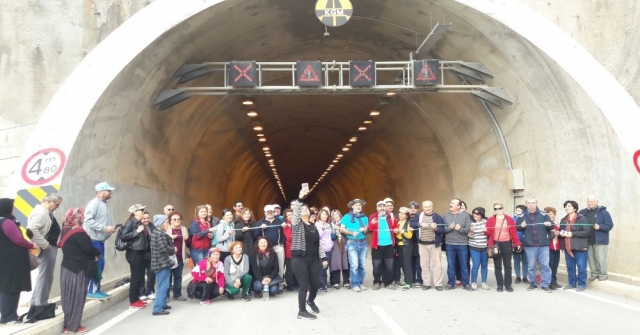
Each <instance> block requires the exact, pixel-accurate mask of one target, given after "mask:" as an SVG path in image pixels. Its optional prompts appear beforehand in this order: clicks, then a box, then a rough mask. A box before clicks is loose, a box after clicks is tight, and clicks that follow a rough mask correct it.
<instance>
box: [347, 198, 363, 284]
mask: <svg viewBox="0 0 640 335" xmlns="http://www.w3.org/2000/svg"><path fill="white" fill-rule="evenodd" d="M366 204H367V202H366V201H364V200H361V199H353V200H351V201H349V203H348V204H347V207H349V208H350V211H349V213H347V214H346V215H345V216H343V217H342V220H341V222H340V223H341V228H340V232H341V233H343V234H345V235H346V236H347V248H346V249H347V254H348V258H349V271H350V274H351V290H353V292H361V291H364V290H366V289H367V288H366V287H365V286H364V285H362V284H363V282H364V276H365V274H366V272H365V269H364V262H365V260H366V258H367V248H368V247H367V239H366V236H365V235H366V234H367V226H368V225H369V219H368V218H367V216H366V215H365V214H364V213H363V212H362V206H364V205H366Z"/></svg>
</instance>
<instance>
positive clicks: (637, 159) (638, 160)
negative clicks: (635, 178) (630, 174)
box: [633, 150, 640, 173]
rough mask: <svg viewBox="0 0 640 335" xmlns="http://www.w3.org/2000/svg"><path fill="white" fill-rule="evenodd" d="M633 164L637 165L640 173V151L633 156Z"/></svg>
mask: <svg viewBox="0 0 640 335" xmlns="http://www.w3.org/2000/svg"><path fill="white" fill-rule="evenodd" d="M633 164H635V166H636V170H638V173H640V150H638V151H636V153H635V154H633Z"/></svg>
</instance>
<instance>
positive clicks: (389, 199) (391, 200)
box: [382, 198, 394, 204]
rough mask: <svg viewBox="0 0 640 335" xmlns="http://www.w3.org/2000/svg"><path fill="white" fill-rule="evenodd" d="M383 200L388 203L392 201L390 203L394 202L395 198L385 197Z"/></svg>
mask: <svg viewBox="0 0 640 335" xmlns="http://www.w3.org/2000/svg"><path fill="white" fill-rule="evenodd" d="M382 201H384V202H385V203H387V202H390V203H392V204H393V203H394V202H393V199H391V198H385V199H384V200H382Z"/></svg>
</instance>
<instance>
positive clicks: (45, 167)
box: [22, 148, 67, 185]
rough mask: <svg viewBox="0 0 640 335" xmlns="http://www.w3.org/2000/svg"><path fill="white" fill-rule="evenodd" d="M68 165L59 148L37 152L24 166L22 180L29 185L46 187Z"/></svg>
mask: <svg viewBox="0 0 640 335" xmlns="http://www.w3.org/2000/svg"><path fill="white" fill-rule="evenodd" d="M66 163H67V157H66V156H65V155H64V152H62V150H60V149H57V148H48V149H42V150H39V151H37V152H35V153H34V154H33V155H31V157H29V158H28V159H27V160H26V161H25V162H24V165H22V180H24V181H25V182H26V183H27V184H29V185H44V184H46V183H48V182H50V181H52V180H54V179H55V178H56V177H57V176H58V175H60V173H61V172H62V170H63V169H64V166H65V164H66Z"/></svg>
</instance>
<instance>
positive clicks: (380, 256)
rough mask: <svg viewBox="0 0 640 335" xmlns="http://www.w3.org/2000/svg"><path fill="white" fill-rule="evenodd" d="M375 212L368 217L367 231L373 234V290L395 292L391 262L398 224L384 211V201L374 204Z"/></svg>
mask: <svg viewBox="0 0 640 335" xmlns="http://www.w3.org/2000/svg"><path fill="white" fill-rule="evenodd" d="M376 207H377V210H378V211H377V212H376V213H373V214H372V215H371V216H370V217H369V226H368V227H367V230H368V231H370V232H372V233H373V236H372V239H371V259H372V260H373V289H374V290H379V289H380V287H381V285H384V287H386V288H388V289H390V290H395V289H396V285H395V284H394V283H393V261H394V250H393V246H394V245H395V235H396V233H398V222H397V221H396V220H394V219H393V218H392V217H391V216H390V215H389V213H388V212H387V211H386V210H385V203H384V201H378V203H377V204H376Z"/></svg>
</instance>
